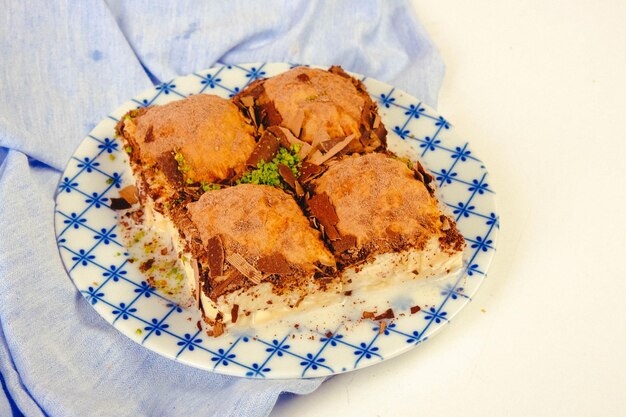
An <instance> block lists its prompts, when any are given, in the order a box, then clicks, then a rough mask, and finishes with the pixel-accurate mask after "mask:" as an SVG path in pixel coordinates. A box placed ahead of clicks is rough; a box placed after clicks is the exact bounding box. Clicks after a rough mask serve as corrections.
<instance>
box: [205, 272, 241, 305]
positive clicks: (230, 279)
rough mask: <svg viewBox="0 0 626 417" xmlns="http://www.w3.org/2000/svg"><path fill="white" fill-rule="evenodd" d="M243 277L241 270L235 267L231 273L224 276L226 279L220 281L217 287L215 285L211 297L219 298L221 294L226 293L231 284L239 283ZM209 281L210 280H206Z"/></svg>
mask: <svg viewBox="0 0 626 417" xmlns="http://www.w3.org/2000/svg"><path fill="white" fill-rule="evenodd" d="M242 279H243V275H242V274H241V272H239V271H238V270H236V269H233V270H232V271H231V272H230V274H228V275H227V276H226V277H224V279H223V280H222V281H220V282H218V283H217V284H216V285H215V287H213V288H212V289H211V297H212V298H217V297H219V296H220V295H222V294H223V293H224V291H225V290H226V288H228V286H229V285H231V284H234V285H237V283H238V282H239V281H240V280H242ZM206 282H207V283H208V282H209V281H206Z"/></svg>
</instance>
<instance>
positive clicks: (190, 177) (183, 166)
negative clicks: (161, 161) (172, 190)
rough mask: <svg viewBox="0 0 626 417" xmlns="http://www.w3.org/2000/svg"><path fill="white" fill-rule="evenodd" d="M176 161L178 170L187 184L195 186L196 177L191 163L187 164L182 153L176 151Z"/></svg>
mask: <svg viewBox="0 0 626 417" xmlns="http://www.w3.org/2000/svg"><path fill="white" fill-rule="evenodd" d="M174 159H175V160H176V163H177V164H178V170H179V171H180V172H181V173H182V174H183V177H184V178H185V182H186V183H187V184H193V183H194V182H195V180H194V176H195V175H194V172H193V170H192V169H191V166H189V163H187V161H186V160H185V156H184V155H183V154H182V153H181V152H180V151H176V153H175V154H174Z"/></svg>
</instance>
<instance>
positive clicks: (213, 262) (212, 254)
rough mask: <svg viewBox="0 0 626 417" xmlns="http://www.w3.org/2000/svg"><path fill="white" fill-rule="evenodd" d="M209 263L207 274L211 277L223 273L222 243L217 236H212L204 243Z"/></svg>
mask: <svg viewBox="0 0 626 417" xmlns="http://www.w3.org/2000/svg"><path fill="white" fill-rule="evenodd" d="M206 250H207V254H208V258H209V260H208V264H209V276H210V277H212V278H215V277H219V276H221V275H222V274H224V244H223V242H222V239H221V238H220V237H219V236H213V237H212V238H211V239H209V240H208V242H207V244H206Z"/></svg>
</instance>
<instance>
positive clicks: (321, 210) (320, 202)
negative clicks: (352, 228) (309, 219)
mask: <svg viewBox="0 0 626 417" xmlns="http://www.w3.org/2000/svg"><path fill="white" fill-rule="evenodd" d="M307 203H308V205H309V208H310V209H311V213H312V214H313V215H314V216H315V217H316V218H317V219H318V220H319V222H320V223H321V224H322V226H324V227H326V226H327V225H328V226H331V225H335V224H337V223H339V217H337V212H336V211H335V206H333V203H332V202H331V201H330V197H329V196H328V194H326V193H321V194H315V195H314V196H313V197H311V198H310V199H309V200H308V202H307Z"/></svg>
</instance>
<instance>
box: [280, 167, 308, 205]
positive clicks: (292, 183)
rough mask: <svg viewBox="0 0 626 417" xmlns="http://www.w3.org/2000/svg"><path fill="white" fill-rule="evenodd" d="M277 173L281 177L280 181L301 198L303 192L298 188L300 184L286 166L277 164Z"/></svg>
mask: <svg viewBox="0 0 626 417" xmlns="http://www.w3.org/2000/svg"><path fill="white" fill-rule="evenodd" d="M278 173H279V174H280V176H281V177H282V179H283V180H284V181H285V182H286V183H287V185H289V187H291V189H292V190H294V191H295V193H296V195H297V196H298V197H302V196H303V195H304V190H303V189H302V187H301V186H300V183H299V182H298V180H297V179H296V176H295V175H293V171H291V168H289V167H288V166H287V165H284V164H278Z"/></svg>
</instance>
